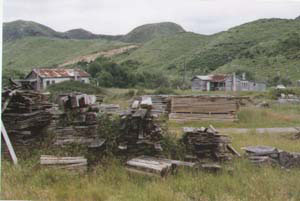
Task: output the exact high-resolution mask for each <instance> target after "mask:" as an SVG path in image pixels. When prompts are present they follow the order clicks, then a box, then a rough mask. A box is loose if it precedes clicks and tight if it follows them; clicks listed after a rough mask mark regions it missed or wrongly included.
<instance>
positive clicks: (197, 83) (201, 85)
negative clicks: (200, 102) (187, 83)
mask: <svg viewBox="0 0 300 201" xmlns="http://www.w3.org/2000/svg"><path fill="white" fill-rule="evenodd" d="M206 86H207V81H204V80H200V79H194V80H193V81H192V90H193V91H206V90H207V89H206Z"/></svg>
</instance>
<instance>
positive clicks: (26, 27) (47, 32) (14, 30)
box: [3, 20, 63, 41]
mask: <svg viewBox="0 0 300 201" xmlns="http://www.w3.org/2000/svg"><path fill="white" fill-rule="evenodd" d="M28 36H45V37H51V38H52V37H57V38H63V35H62V34H61V33H59V32H56V31H55V30H53V29H51V28H49V27H47V26H44V25H42V24H39V23H36V22H31V21H24V20H17V21H13V22H8V23H3V40H4V41H12V40H16V39H20V38H24V37H28Z"/></svg>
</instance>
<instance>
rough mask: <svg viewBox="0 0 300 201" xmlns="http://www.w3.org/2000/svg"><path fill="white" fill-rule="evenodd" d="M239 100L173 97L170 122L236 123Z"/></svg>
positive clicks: (218, 97)
mask: <svg viewBox="0 0 300 201" xmlns="http://www.w3.org/2000/svg"><path fill="white" fill-rule="evenodd" d="M238 109H239V100H238V99H237V98H235V97H225V96H173V97H172V99H171V113H170V114H169V119H170V120H175V121H179V122H180V121H199V120H204V121H235V120H237V115H236V114H237V111H238Z"/></svg>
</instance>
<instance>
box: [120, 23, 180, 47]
mask: <svg viewBox="0 0 300 201" xmlns="http://www.w3.org/2000/svg"><path fill="white" fill-rule="evenodd" d="M182 32H185V30H184V29H183V28H182V27H181V26H180V25H178V24H175V23H172V22H161V23H155V24H145V25H142V26H139V27H137V28H135V29H133V30H132V31H131V32H129V33H128V34H126V35H124V36H123V37H122V41H124V42H131V43H132V42H135V43H143V42H147V41H150V40H152V39H154V38H158V37H161V36H171V35H174V34H178V33H182Z"/></svg>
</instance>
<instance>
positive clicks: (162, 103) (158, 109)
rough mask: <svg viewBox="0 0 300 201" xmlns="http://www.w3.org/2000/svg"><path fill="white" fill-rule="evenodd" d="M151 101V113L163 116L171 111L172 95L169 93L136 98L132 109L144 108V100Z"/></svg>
mask: <svg viewBox="0 0 300 201" xmlns="http://www.w3.org/2000/svg"><path fill="white" fill-rule="evenodd" d="M143 101H144V102H145V101H149V102H150V101H151V114H152V115H156V116H161V115H165V114H168V113H169V111H170V96H168V95H151V96H150V95H149V96H141V97H138V98H136V99H135V100H134V101H133V102H132V104H131V109H138V108H143V105H142V102H143Z"/></svg>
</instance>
